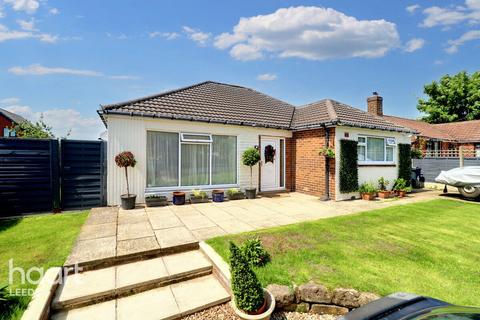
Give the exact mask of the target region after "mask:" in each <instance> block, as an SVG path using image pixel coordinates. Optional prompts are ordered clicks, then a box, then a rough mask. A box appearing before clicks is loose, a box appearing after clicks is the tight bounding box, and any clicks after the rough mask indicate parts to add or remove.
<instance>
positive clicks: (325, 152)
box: [318, 147, 335, 159]
mask: <svg viewBox="0 0 480 320" xmlns="http://www.w3.org/2000/svg"><path fill="white" fill-rule="evenodd" d="M318 154H319V155H321V156H324V157H326V158H330V159H334V158H335V150H334V149H333V148H330V147H323V148H321V149H320V151H319V152H318Z"/></svg>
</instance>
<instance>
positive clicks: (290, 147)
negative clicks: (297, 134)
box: [285, 138, 295, 191]
mask: <svg viewBox="0 0 480 320" xmlns="http://www.w3.org/2000/svg"><path fill="white" fill-rule="evenodd" d="M294 150H295V140H294V139H293V138H286V139H285V188H286V189H287V190H288V191H295V152H294Z"/></svg>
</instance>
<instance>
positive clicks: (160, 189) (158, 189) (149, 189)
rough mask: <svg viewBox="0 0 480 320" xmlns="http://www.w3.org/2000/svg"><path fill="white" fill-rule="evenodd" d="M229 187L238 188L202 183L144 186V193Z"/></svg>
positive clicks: (234, 185) (236, 186) (228, 185)
mask: <svg viewBox="0 0 480 320" xmlns="http://www.w3.org/2000/svg"><path fill="white" fill-rule="evenodd" d="M229 188H239V185H238V184H223V185H203V186H186V187H184V186H182V187H180V186H178V187H146V188H145V193H155V192H173V191H190V190H193V189H199V190H205V191H210V190H214V189H229Z"/></svg>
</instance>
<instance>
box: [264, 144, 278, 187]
mask: <svg viewBox="0 0 480 320" xmlns="http://www.w3.org/2000/svg"><path fill="white" fill-rule="evenodd" d="M261 145H262V151H261V158H262V164H261V166H262V167H261V169H260V170H261V190H262V191H269V190H276V189H279V188H280V170H281V168H280V157H281V151H280V139H278V138H263V137H262V138H261Z"/></svg>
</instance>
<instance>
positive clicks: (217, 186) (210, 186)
mask: <svg viewBox="0 0 480 320" xmlns="http://www.w3.org/2000/svg"><path fill="white" fill-rule="evenodd" d="M147 132H171V133H177V134H178V184H177V185H176V186H167V187H145V193H151V192H161V191H172V190H183V191H184V190H193V189H228V188H238V187H239V184H238V183H239V182H238V181H239V178H240V176H239V164H240V163H239V160H238V148H239V145H238V135H235V134H221V133H219V134H211V133H191V132H178V131H167V130H158V129H156V130H150V129H147V130H146V132H145V134H146V133H147ZM184 134H187V135H194V136H209V137H210V141H209V140H201V139H199V140H197V139H183V140H182V138H183V135H184ZM214 135H218V136H231V137H235V138H236V139H235V140H236V148H235V150H237V154H236V155H235V156H236V158H237V159H236V164H237V168H236V176H235V183H230V184H212V172H213V168H212V165H213V161H212V154H213V152H212V151H213V137H212V136H214ZM182 144H208V145H210V155H209V158H210V159H209V165H210V172H209V175H210V176H209V181H208V182H209V183H208V184H204V185H195V186H182V184H181V183H182ZM146 152H147V150H145V153H146ZM145 176H146V173H145Z"/></svg>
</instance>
